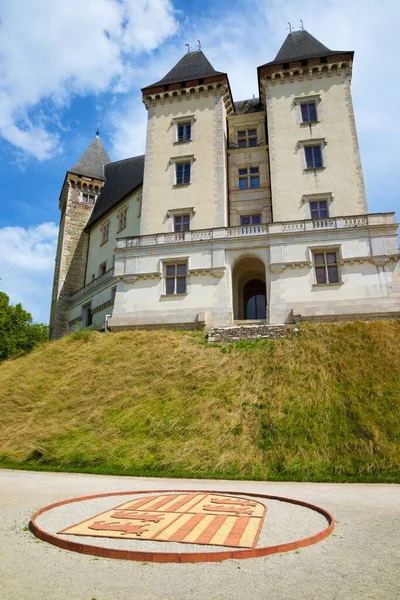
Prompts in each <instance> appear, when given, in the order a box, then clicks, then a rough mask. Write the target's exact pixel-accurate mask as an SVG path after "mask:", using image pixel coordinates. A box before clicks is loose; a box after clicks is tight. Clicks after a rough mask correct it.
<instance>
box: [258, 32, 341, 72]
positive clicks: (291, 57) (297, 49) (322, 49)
mask: <svg viewBox="0 0 400 600" xmlns="http://www.w3.org/2000/svg"><path fill="white" fill-rule="evenodd" d="M349 52H350V51H349V50H330V49H329V48H327V46H324V44H321V42H319V41H318V40H317V39H316V38H315V37H314V36H313V35H311V34H310V33H308V31H305V30H301V31H292V32H291V33H289V34H288V36H287V38H286V40H285V41H284V42H283V44H282V46H281V48H280V50H279V52H278V54H277V55H276V56H275V58H274V60H273V61H271V62H269V63H266V64H265V65H262V66H263V67H268V66H271V65H276V64H281V63H284V62H285V63H286V62H295V61H298V60H305V59H307V58H319V57H322V56H332V55H333V54H347V53H349Z"/></svg>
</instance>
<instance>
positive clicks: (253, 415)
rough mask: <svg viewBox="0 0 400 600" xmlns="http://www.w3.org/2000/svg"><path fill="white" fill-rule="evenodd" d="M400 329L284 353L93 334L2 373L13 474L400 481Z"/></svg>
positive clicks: (312, 330)
mask: <svg viewBox="0 0 400 600" xmlns="http://www.w3.org/2000/svg"><path fill="white" fill-rule="evenodd" d="M399 339H400V323H399V322H398V321H380V322H378V321H377V322H365V323H363V322H356V323H344V324H313V325H311V324H307V325H302V326H301V331H300V333H299V334H297V335H293V336H291V337H288V338H285V339H282V340H276V341H257V342H238V343H237V344H229V345H215V346H213V345H208V344H207V343H206V342H205V339H204V334H203V333H199V332H196V333H185V332H173V331H154V332H145V331H136V332H124V333H119V334H99V333H96V332H88V331H81V332H78V333H77V334H74V335H72V336H69V337H67V338H64V339H62V340H60V341H58V342H53V343H49V344H46V345H44V346H42V347H40V348H38V349H36V350H35V351H33V352H32V353H31V354H29V355H27V356H24V357H22V358H19V359H16V360H12V361H8V362H5V363H2V364H1V365H0V465H1V466H3V467H8V468H23V469H34V470H55V471H77V472H89V473H104V474H117V475H149V476H150V475H151V476H160V477H161V476H171V477H200V478H211V479H212V478H232V479H236V478H239V479H261V480H263V479H269V480H282V481H283V480H297V481H371V482H375V481H376V482H378V481H388V482H395V481H397V482H399V481H400V368H399V365H400V344H399Z"/></svg>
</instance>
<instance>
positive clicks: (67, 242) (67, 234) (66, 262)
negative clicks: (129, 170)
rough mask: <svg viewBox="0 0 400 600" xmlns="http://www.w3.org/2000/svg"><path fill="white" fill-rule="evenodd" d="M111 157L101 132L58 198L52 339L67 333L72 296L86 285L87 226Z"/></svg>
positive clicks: (74, 169) (68, 178)
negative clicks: (101, 138) (58, 217)
mask: <svg viewBox="0 0 400 600" xmlns="http://www.w3.org/2000/svg"><path fill="white" fill-rule="evenodd" d="M109 162H110V158H109V156H108V154H107V152H106V150H105V148H104V146H103V144H102V142H101V140H100V137H99V132H98V131H97V132H96V137H95V138H94V140H93V141H92V143H91V144H90V145H89V147H88V148H87V150H86V151H85V152H84V153H83V154H82V156H81V157H80V159H79V160H78V162H77V163H76V164H75V165H74V166H73V167H72V168H71V169H70V170H69V171H67V174H66V176H65V179H64V184H63V187H62V190H61V194H60V198H59V208H60V211H61V218H60V228H59V233H58V245H57V254H56V265H55V271H54V282H53V294H52V302H51V314H50V339H55V338H59V337H61V336H62V335H65V334H66V333H68V330H69V327H68V315H69V302H70V296H71V294H73V293H74V292H75V291H76V290H78V289H80V288H81V287H82V286H83V285H84V281H85V268H86V257H87V249H88V234H87V233H86V232H85V231H84V228H85V226H86V224H87V222H88V219H89V217H90V215H91V212H92V210H93V206H94V204H95V202H96V199H97V196H98V194H99V192H100V190H101V188H102V187H103V185H104V180H105V178H104V165H106V164H108V163H109Z"/></svg>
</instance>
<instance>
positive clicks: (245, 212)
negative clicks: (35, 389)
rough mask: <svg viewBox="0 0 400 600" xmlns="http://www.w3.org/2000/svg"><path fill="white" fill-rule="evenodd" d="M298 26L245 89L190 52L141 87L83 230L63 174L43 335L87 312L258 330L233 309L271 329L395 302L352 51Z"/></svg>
mask: <svg viewBox="0 0 400 600" xmlns="http://www.w3.org/2000/svg"><path fill="white" fill-rule="evenodd" d="M307 36H308V37H307ZM310 38H312V36H309V34H307V32H295V33H291V34H289V36H288V39H287V40H286V42H285V44H286V46H285V44H284V46H282V49H281V50H280V52H279V53H278V55H277V58H276V59H275V61H273V62H272V63H267V64H266V65H263V66H261V67H259V68H258V76H259V85H260V99H253V100H248V101H244V102H239V103H236V104H235V103H234V102H233V99H232V95H231V91H230V86H229V80H228V77H227V75H226V74H224V73H220V72H217V71H215V70H214V69H213V67H212V66H211V65H210V64H209V63H208V61H207V59H206V58H205V57H204V55H203V54H202V53H201V52H196V53H190V54H189V55H187V56H186V57H184V58H183V59H182V60H181V61H180V62H179V63H178V65H177V66H176V67H174V69H172V70H171V72H170V73H169V74H168V75H167V76H166V77H165V78H164V79H162V80H161V81H160V82H157V83H156V84H153V85H152V86H149V87H148V88H145V89H144V90H143V102H144V104H145V107H146V109H147V114H148V123H147V141H146V152H145V159H144V174H143V177H142V180H143V185H137V180H135V185H134V186H133V188H132V191H131V192H129V193H125V192H124V193H123V194H121V195H120V196H118V194H117V196H116V197H114V199H113V202H112V203H111V204H110V207H109V208H107V209H104V210H103V211H102V212H101V211H100V214H99V217H98V218H97V219H96V220H95V222H94V223H92V224H90V226H89V227H86V229H85V225H86V223H87V219H88V216H89V214H90V211H91V207H88V206H84V205H82V203H79V198H78V196H77V195H76V194H78V192H79V189H81V188H79V186H81V183H80V182H78V181H77V180H76V178H75V179H71V180H70V177H72V175H68V176H67V181H66V187H64V190H63V193H62V198H63V200H62V203H61V204H62V206H61V207H62V225H61V227H60V243H59V251H58V255H57V263H56V276H55V287H54V292H53V308H52V323H53V327H54V330H53V336H56V337H57V336H59V335H62V334H64V333H66V332H67V331H68V330H69V331H74V330H76V329H77V328H79V327H82V326H86V325H88V324H89V323H90V324H89V326H90V327H94V328H97V329H104V328H110V329H111V330H112V331H119V330H122V329H130V328H147V329H148V328H154V327H180V328H182V327H185V328H200V327H206V328H207V329H210V328H212V329H213V330H215V331H216V329H218V330H220V329H221V328H224V327H232V326H234V327H235V326H236V325H237V324H238V323H240V328H239V329H232V330H229V331H227V333H226V335H225V334H222V333H221V331H219V332H218V333H215V334H212V337H214V338H215V339H221V340H222V339H224V340H225V339H231V338H234V337H237V335H235V332H236V333H237V334H238V335H239V337H241V336H244V337H245V338H246V335H250V336H254V335H256V336H257V335H264V333H260V330H259V329H255V330H254V331H253V329H254V327H253V325H251V327H250V329H249V328H246V327H244V328H243V325H242V322H243V321H245V320H251V321H252V322H253V320H254V321H259V322H260V323H261V324H262V326H263V327H264V328H265V335H266V336H267V335H268V336H270V337H271V336H272V335H273V334H272V332H275V333H277V332H278V333H279V332H281V333H282V335H284V334H285V333H286V332H287V330H288V329H289V330H290V327H289V325H288V324H291V323H295V322H297V321H301V320H310V319H311V320H335V319H353V318H373V317H374V316H376V317H377V318H381V317H388V316H391V317H397V316H398V315H399V312H400V272H399V266H398V265H399V256H400V250H399V247H398V237H397V224H396V222H395V218H394V214H393V213H377V214H368V210H367V202H366V196H365V190H364V183H363V176H362V168H361V162H360V154H359V148H358V141H357V133H356V128H355V121H354V113H353V106H352V100H351V91H350V84H351V72H352V64H353V53H351V52H350V53H349V52H347V53H340V52H336V53H335V52H333V51H330V50H329V49H327V48H325V47H324V46H322V45H321V44H320V43H319V42H317V41H316V40H315V39H314V38H312V39H310ZM293 48H294V50H293ZM294 52H295V53H297V54H296V56H292V54H293V53H294ZM305 52H309V53H311V58H307V56H308V55H307V54H305ZM318 52H320V54H319V55H318ZM317 55H318V56H319V57H318V58H317V57H316V56H317ZM185 69H186V71H185ZM174 78H175V79H174ZM177 78H178V79H177ZM307 111H309V112H307ZM182 128H183V129H182ZM183 130H185V132H186V133H185V134H184V135H183V137H182V131H183ZM310 149H311V150H310ZM97 150H99V149H98V148H97ZM138 158H139V157H138ZM129 160H131V159H129ZM132 160H134V159H132ZM135 160H136V159H135ZM142 160H143V159H142ZM184 164H186V165H189V166H187V167H186V168H187V169H188V173H189V175H188V178H187V180H185V181H182V180H179V175H178V173H179V169H178V165H184ZM182 168H183V167H182ZM91 183H92V184H94V183H95V182H91ZM109 183H110V182H108V181H107V183H106V185H109ZM96 185H98V186H99V187H100V186H101V185H102V182H101V181H97V182H96ZM124 185H125V184H124ZM110 189H111V195H112V193H117V192H115V190H117V191H118V189H119V183H118V181H116V182H115V184H114V187H113V186H112V185H111V183H110ZM124 189H125V188H124ZM112 190H114V192H113V191H112ZM74 194H75V195H74ZM111 195H110V197H111ZM100 200H101V201H102V202H103V205H104V202H106V201H107V198H102V197H101V196H100ZM97 206H98V205H97V204H96V209H97ZM121 212H124V214H125V218H126V223H125V224H124V227H121V226H120V225H121ZM183 218H185V219H186V225H185V226H183ZM105 228H106V229H107V240H105V239H104V230H105ZM321 261H322V262H321ZM321 264H322V266H321ZM88 311H89V312H88ZM89 313H90V322H89V320H88V319H87V315H88V314H89ZM269 325H274V326H278V325H279V327H275V328H272V329H268V328H267V326H269ZM231 331H232V332H233V333H231ZM281 333H279V335H280V334H281ZM218 336H219V337H218ZM221 336H222V337H221Z"/></svg>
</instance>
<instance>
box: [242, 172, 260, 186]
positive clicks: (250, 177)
mask: <svg viewBox="0 0 400 600" xmlns="http://www.w3.org/2000/svg"><path fill="white" fill-rule="evenodd" d="M259 171H260V170H259V167H250V168H248V167H246V168H245V169H239V190H248V189H253V190H254V189H257V188H259V187H260V172H259Z"/></svg>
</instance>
